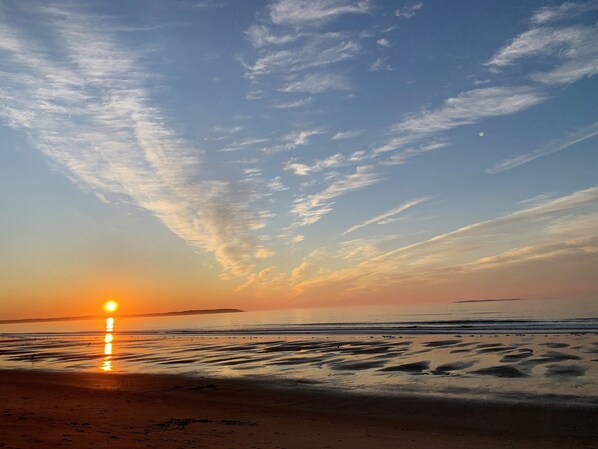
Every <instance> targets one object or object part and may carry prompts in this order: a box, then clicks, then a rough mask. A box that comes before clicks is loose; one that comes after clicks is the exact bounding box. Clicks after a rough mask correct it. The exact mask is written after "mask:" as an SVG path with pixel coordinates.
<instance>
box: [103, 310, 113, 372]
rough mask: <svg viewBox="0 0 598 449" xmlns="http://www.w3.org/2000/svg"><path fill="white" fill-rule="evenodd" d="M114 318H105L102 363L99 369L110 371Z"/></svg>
mask: <svg viewBox="0 0 598 449" xmlns="http://www.w3.org/2000/svg"><path fill="white" fill-rule="evenodd" d="M113 332H114V318H112V317H108V318H106V334H105V335H104V361H103V362H102V366H101V367H100V369H101V370H102V371H112V341H113V340H114V334H113Z"/></svg>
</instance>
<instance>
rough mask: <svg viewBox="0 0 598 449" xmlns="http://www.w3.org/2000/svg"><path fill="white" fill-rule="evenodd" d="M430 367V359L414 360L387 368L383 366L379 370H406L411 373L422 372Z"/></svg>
mask: <svg viewBox="0 0 598 449" xmlns="http://www.w3.org/2000/svg"><path fill="white" fill-rule="evenodd" d="M429 367H430V362H429V361H428V360H425V361H422V362H412V363H404V364H402V365H396V366H387V367H386V368H382V369H381V370H379V371H386V372H393V371H404V372H409V373H421V372H422V371H424V370H427V369H428V368H429Z"/></svg>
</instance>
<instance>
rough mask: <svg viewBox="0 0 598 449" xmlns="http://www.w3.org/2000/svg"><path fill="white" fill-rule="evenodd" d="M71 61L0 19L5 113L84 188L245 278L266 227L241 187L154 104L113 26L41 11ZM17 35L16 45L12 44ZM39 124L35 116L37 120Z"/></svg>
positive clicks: (146, 80)
mask: <svg viewBox="0 0 598 449" xmlns="http://www.w3.org/2000/svg"><path fill="white" fill-rule="evenodd" d="M35 14H39V15H40V16H41V17H37V19H39V20H40V22H44V23H45V24H47V26H48V29H47V30H45V31H47V32H48V33H50V34H53V37H54V38H55V39H56V40H57V41H59V42H60V43H61V49H62V51H63V54H60V55H57V54H56V52H55V49H52V52H51V51H50V50H49V49H47V48H46V47H45V42H41V41H32V40H29V39H27V38H25V37H24V35H23V33H21V32H20V30H19V29H16V28H15V27H14V26H13V25H12V24H11V23H10V22H8V21H7V20H5V19H1V18H0V20H2V23H1V24H0V30H1V33H2V35H3V38H2V39H0V41H1V42H3V44H1V45H2V47H3V48H4V49H5V54H4V55H3V58H2V61H1V62H0V65H2V71H1V72H0V78H2V84H3V86H4V88H3V90H1V91H0V96H1V97H2V101H0V104H2V105H3V107H2V109H0V116H1V117H2V119H4V121H5V122H6V123H8V124H9V126H11V127H13V128H16V129H20V130H24V131H26V132H27V133H28V135H29V136H30V138H31V139H32V141H33V143H34V144H35V146H36V147H37V148H38V149H39V150H40V151H42V152H43V153H44V154H45V155H46V156H47V157H48V158H49V159H50V160H51V161H52V163H53V164H55V165H56V166H57V167H59V168H61V169H62V170H64V171H65V173H66V174H67V175H68V176H69V177H70V178H71V179H72V180H73V181H74V182H76V183H77V184H78V185H79V186H81V187H82V188H83V189H86V190H91V191H94V192H96V193H98V194H99V195H101V196H103V197H105V198H107V199H109V200H110V199H111V197H112V198H113V197H114V195H117V196H118V197H120V198H124V199H126V200H127V201H130V202H132V203H134V204H135V205H137V206H139V207H141V208H143V209H146V210H148V211H150V212H151V213H153V214H154V215H155V216H156V217H157V218H158V219H159V220H160V221H161V222H162V223H163V224H164V225H165V226H166V228H168V229H169V230H170V231H172V232H173V233H175V234H177V235H178V236H180V237H181V238H182V239H183V240H185V241H186V242H187V243H189V244H190V245H193V246H196V247H198V248H202V249H205V250H207V251H209V252H211V253H213V254H214V255H215V257H216V259H217V260H218V261H219V263H220V264H221V265H222V266H223V267H224V269H225V275H229V274H234V275H239V274H244V273H246V272H247V271H248V270H249V269H251V267H252V266H253V265H254V263H255V260H256V251H257V250H258V249H259V248H258V246H257V245H256V243H255V237H254V235H253V233H252V231H253V230H254V229H257V228H259V226H260V222H261V221H262V220H261V218H260V216H259V214H257V215H256V214H254V213H253V212H252V211H251V210H250V209H249V207H248V205H247V202H246V201H244V200H243V199H242V195H241V193H240V192H239V191H237V190H236V189H235V185H234V183H232V182H230V181H227V180H218V179H211V178H210V177H209V176H208V175H207V173H205V172H204V171H203V170H202V159H201V156H202V151H201V150H200V149H198V148H195V147H194V146H192V145H191V144H189V143H188V142H187V141H185V140H184V139H182V138H180V137H178V136H177V135H176V133H175V132H174V131H173V129H172V128H170V127H169V126H168V122H169V120H168V117H167V114H165V113H164V112H162V111H161V110H160V109H159V108H158V107H157V106H156V105H155V104H154V103H153V102H152V99H151V95H150V87H149V80H150V79H153V78H152V77H150V75H149V73H148V72H146V71H145V70H144V68H143V65H142V64H141V62H140V60H139V58H138V57H137V56H136V55H135V54H134V53H133V52H132V51H130V50H128V49H126V48H124V47H123V46H122V45H120V44H119V43H118V41H117V40H116V38H115V36H114V35H113V34H112V32H111V31H110V28H109V27H108V29H106V28H105V27H104V26H103V24H104V23H105V22H104V21H98V20H96V18H94V17H91V16H85V15H82V14H79V13H75V12H73V10H70V9H59V8H56V7H47V8H39V9H38V10H36V11H35ZM5 37H8V38H9V39H4V38H5ZM32 118H34V119H32Z"/></svg>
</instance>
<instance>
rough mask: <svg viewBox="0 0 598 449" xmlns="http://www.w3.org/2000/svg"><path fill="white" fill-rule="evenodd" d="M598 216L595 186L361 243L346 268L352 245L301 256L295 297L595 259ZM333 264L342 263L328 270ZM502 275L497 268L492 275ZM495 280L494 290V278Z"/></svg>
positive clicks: (445, 280)
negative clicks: (428, 234) (406, 238)
mask: <svg viewBox="0 0 598 449" xmlns="http://www.w3.org/2000/svg"><path fill="white" fill-rule="evenodd" d="M597 215H598V188H597V187H593V188H590V189H586V190H580V191H577V192H574V193H572V194H570V195H567V196H563V197H560V198H555V199H552V200H549V201H544V202H542V203H540V204H537V205H534V206H532V207H528V208H527V209H524V210H520V211H517V212H513V213H509V214H506V215H503V216H500V217H498V218H494V219H490V220H486V221H482V222H478V223H474V224H471V225H468V226H464V227H461V228H459V229H457V230H455V231H451V232H447V233H444V234H440V235H437V236H435V237H432V238H429V239H426V240H424V241H422V242H419V243H415V244H411V245H407V246H402V247H399V248H397V249H393V250H390V251H383V252H380V247H378V248H372V247H371V245H368V244H367V242H365V241H364V242H361V243H362V245H361V246H362V251H370V257H367V258H363V259H362V261H361V262H360V263H357V264H355V263H351V264H349V265H344V267H343V265H342V263H341V262H342V259H345V257H344V256H343V255H344V254H346V253H347V251H341V252H339V254H338V259H334V258H333V257H332V256H331V252H330V251H327V252H326V257H325V258H322V257H317V256H318V255H317V254H316V255H314V256H312V257H309V258H306V260H304V262H306V266H305V267H304V268H303V269H302V273H301V274H302V276H298V277H296V278H293V277H289V280H290V281H291V282H292V285H293V288H294V291H295V292H296V294H297V295H304V296H305V297H309V296H310V294H311V295H313V294H314V292H318V291H321V289H330V291H334V292H335V294H336V295H347V294H351V295H354V294H356V293H364V292H368V293H371V292H372V291H376V290H378V289H384V288H388V287H390V286H394V287H395V288H396V287H397V286H399V285H400V284H405V285H413V283H414V282H415V283H416V285H419V286H421V285H422V282H425V281H428V282H434V285H435V287H434V288H435V289H437V288H438V287H437V285H439V284H450V283H451V282H453V281H454V280H455V279H456V278H457V277H461V276H470V275H474V274H475V273H480V272H484V271H488V270H495V273H496V272H498V270H505V269H507V267H510V266H515V267H529V266H531V265H529V264H530V263H533V262H534V261H541V262H542V265H541V268H540V269H541V270H542V272H545V270H546V269H547V268H548V263H549V261H551V260H554V261H555V265H554V266H556V267H558V268H557V271H556V272H558V271H559V270H561V269H562V267H563V266H567V265H568V264H570V261H571V260H572V259H577V260H578V259H579V257H593V259H592V260H594V261H596V257H597V256H598V234H597V233H596V226H595V222H596V217H597ZM356 246H359V242H356V243H355V245H351V244H349V246H348V249H349V250H351V249H352V248H354V247H356ZM368 246H370V247H369V248H368ZM385 246H388V244H387V245H385ZM567 258H568V259H567ZM334 266H337V267H339V268H326V267H334ZM518 270H519V272H520V273H521V272H522V271H521V270H522V268H519V269H518ZM523 272H524V273H526V272H527V271H526V270H525V269H524V270H523ZM497 278H499V275H498V274H494V275H493V277H492V279H497ZM287 282H288V281H287ZM491 285H492V288H495V281H493V282H492V284H491ZM394 291H397V290H396V289H395V290H394Z"/></svg>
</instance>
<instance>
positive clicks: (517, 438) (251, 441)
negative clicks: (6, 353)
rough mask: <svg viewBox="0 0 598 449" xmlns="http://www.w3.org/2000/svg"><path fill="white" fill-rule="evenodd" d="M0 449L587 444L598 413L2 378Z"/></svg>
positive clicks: (286, 388) (146, 378)
mask: <svg viewBox="0 0 598 449" xmlns="http://www.w3.org/2000/svg"><path fill="white" fill-rule="evenodd" d="M0 403H1V404H2V410H1V411H0V413H1V414H2V419H1V420H0V435H2V439H1V440H0V447H3V448H12V449H17V448H19V449H25V448H33V447H52V448H67V447H72V448H84V447H102V448H103V447H113V448H142V447H143V448H148V447H149V448H151V447H154V448H183V447H184V448H195V447H197V448H200V447H205V448H214V447H221V448H288V449H292V448H363V447H368V448H389V447H400V448H434V447H443V448H480V447H484V448H488V449H490V448H507V447H517V448H572V447H575V448H592V447H595V444H596V429H595V423H596V422H598V408H596V407H587V406H580V407H572V406H559V405H539V404H536V405H531V404H515V403H492V402H485V401H475V400H473V401H472V400H468V401H464V400H448V399H440V398H434V399H432V398H425V399H424V398H417V397H408V396H400V397H388V396H385V397H380V396H372V395H360V394H357V393H339V392H330V391H323V390H318V389H313V388H310V387H306V386H303V385H297V384H295V385H291V384H289V383H276V382H264V381H251V380H248V379H217V378H205V377H195V378H191V377H185V376H180V375H176V376H175V375H154V374H152V375H147V374H114V373H108V374H107V373H85V372H48V371H41V370H39V371H34V370H3V371H0Z"/></svg>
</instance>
